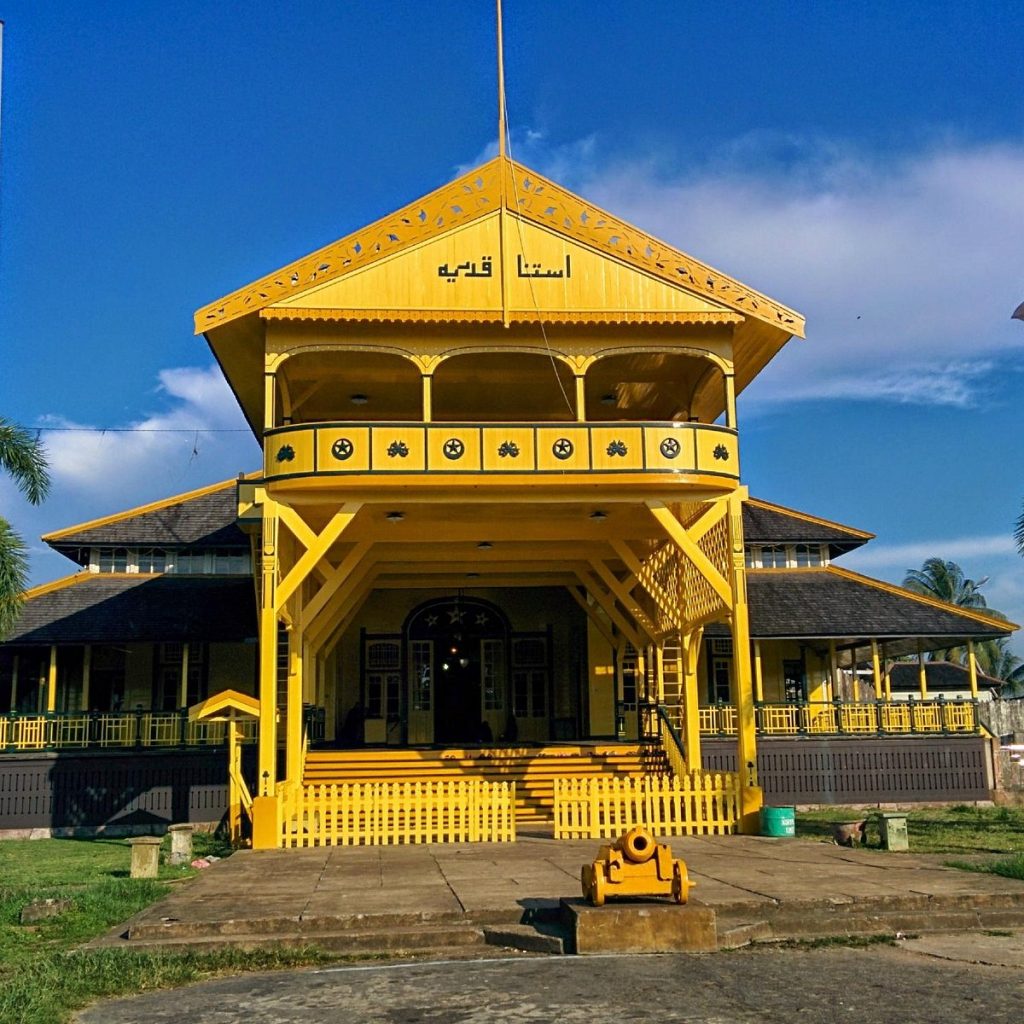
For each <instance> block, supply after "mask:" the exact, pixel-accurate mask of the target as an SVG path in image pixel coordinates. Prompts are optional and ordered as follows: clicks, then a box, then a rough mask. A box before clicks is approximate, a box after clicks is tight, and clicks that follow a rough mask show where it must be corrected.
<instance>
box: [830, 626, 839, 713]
mask: <svg viewBox="0 0 1024 1024" xmlns="http://www.w3.org/2000/svg"><path fill="white" fill-rule="evenodd" d="M838 683H839V659H838V657H837V656H836V642H835V640H829V642H828V699H829V700H835V699H836V696H837V690H838Z"/></svg>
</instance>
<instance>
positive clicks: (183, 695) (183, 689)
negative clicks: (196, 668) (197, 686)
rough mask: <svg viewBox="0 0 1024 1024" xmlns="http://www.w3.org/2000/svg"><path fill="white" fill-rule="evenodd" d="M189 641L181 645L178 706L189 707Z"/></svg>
mask: <svg viewBox="0 0 1024 1024" xmlns="http://www.w3.org/2000/svg"><path fill="white" fill-rule="evenodd" d="M188 655H189V650H188V641H187V640H186V641H185V642H184V643H183V644H182V645H181V680H180V684H179V685H180V691H179V693H178V707H179V708H186V707H188Z"/></svg>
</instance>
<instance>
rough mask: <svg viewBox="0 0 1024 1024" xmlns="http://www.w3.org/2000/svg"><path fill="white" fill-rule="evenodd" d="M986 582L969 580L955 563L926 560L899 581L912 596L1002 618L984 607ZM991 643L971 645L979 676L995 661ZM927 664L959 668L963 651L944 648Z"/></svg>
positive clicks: (957, 648)
mask: <svg viewBox="0 0 1024 1024" xmlns="http://www.w3.org/2000/svg"><path fill="white" fill-rule="evenodd" d="M987 582H988V577H987V576H985V577H983V578H982V579H980V580H977V581H975V580H972V579H969V578H968V577H967V576H966V575H964V571H963V569H961V568H960V566H959V565H957V564H956V562H946V561H943V560H942V559H941V558H929V559H927V560H926V561H925V562H924V564H923V565H922V566H921V568H920V569H908V570H907V574H906V576H904V578H903V586H904V587H906V588H907V590H912V591H913V592H914V593H915V594H922V595H923V596H925V597H933V598H936V599H937V600H939V601H945V602H946V603H947V604H955V605H956V606H957V607H958V608H975V609H981V608H983V609H984V610H985V613H986V614H987V615H991V616H993V617H994V618H998V619H1002V618H1005V616H1004V615H1002V613H1000V612H997V611H995V610H994V609H992V608H989V607H988V604H987V603H986V601H985V597H984V595H983V594H982V593H981V588H982V587H983V586H984V585H985V584H986V583H987ZM994 643H995V641H990V640H986V641H982V642H980V643H978V644H976V645H975V654H976V655H977V658H978V667H979V668H980V669H981V670H982V671H983V672H988V671H989V668H990V667H991V666H992V665H994V663H995V662H996V661H997V660H998V655H997V653H996V649H995V647H993V646H992V645H993V644H994ZM928 660H929V661H952V662H956V663H958V664H963V663H964V662H965V661H966V660H967V648H966V647H962V646H961V647H948V648H946V649H945V650H943V651H932V652H931V653H930V654H929V655H928Z"/></svg>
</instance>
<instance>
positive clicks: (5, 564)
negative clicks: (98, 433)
mask: <svg viewBox="0 0 1024 1024" xmlns="http://www.w3.org/2000/svg"><path fill="white" fill-rule="evenodd" d="M0 470H3V471H4V472H5V473H8V474H9V475H10V476H11V477H12V479H13V480H14V482H15V483H16V484H17V486H18V489H19V490H20V491H21V493H22V494H24V495H25V497H26V498H27V499H28V500H29V501H30V502H31V503H32V504H33V505H38V504H39V503H40V502H41V501H42V500H43V499H44V498H45V497H46V494H47V492H48V491H49V489H50V476H49V473H48V472H47V468H46V453H45V452H44V450H43V445H42V442H41V441H40V440H39V438H38V437H34V436H33V435H32V433H31V432H30V431H28V430H26V429H25V428H24V427H19V426H17V424H14V423H10V422H8V421H7V420H5V419H3V418H2V417H0ZM27 583H28V548H26V547H25V542H24V541H23V540H22V539H21V537H19V536H18V534H17V533H16V532H15V530H14V529H13V527H12V526H11V524H10V523H9V522H7V520H6V519H4V518H3V517H2V516H0V638H3V637H4V636H6V635H7V633H8V632H9V631H10V630H11V628H12V627H13V626H14V623H15V622H16V621H17V619H18V615H19V614H20V612H21V602H22V595H23V594H24V591H25V585H26V584H27Z"/></svg>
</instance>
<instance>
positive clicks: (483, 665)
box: [480, 640, 505, 711]
mask: <svg viewBox="0 0 1024 1024" xmlns="http://www.w3.org/2000/svg"><path fill="white" fill-rule="evenodd" d="M480 686H481V689H482V690H483V701H484V711H501V710H502V709H503V708H504V707H505V642H504V640H481V641H480Z"/></svg>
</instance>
